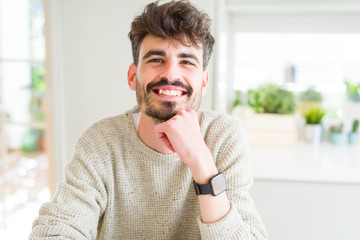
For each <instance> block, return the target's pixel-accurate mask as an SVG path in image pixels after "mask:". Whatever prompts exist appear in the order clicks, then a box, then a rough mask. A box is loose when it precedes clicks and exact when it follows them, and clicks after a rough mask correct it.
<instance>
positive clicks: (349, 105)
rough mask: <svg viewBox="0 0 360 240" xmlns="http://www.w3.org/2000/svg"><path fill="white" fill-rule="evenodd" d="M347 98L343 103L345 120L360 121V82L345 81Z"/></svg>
mask: <svg viewBox="0 0 360 240" xmlns="http://www.w3.org/2000/svg"><path fill="white" fill-rule="evenodd" d="M345 86H346V98H345V101H344V103H343V107H342V110H343V119H345V120H346V121H349V120H350V121H352V120H353V119H360V80H354V79H352V80H350V79H347V80H346V81H345Z"/></svg>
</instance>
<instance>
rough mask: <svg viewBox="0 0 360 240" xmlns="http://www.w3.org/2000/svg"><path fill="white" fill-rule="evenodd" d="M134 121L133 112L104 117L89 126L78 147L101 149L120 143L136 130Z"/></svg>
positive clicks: (79, 140)
mask: <svg viewBox="0 0 360 240" xmlns="http://www.w3.org/2000/svg"><path fill="white" fill-rule="evenodd" d="M133 128H134V125H133V122H132V113H131V111H127V112H125V113H123V114H121V115H117V116H112V117H107V118H104V119H102V120H100V121H98V122H95V123H94V124H92V125H91V126H90V127H88V128H87V129H86V130H85V131H84V132H83V133H82V135H81V136H80V138H79V139H78V141H77V144H76V147H77V148H79V147H80V148H82V147H85V148H86V149H88V150H90V149H94V150H99V148H104V147H109V146H111V145H119V142H120V141H122V139H123V138H126V137H129V136H131V134H132V132H136V131H135V130H134V129H133Z"/></svg>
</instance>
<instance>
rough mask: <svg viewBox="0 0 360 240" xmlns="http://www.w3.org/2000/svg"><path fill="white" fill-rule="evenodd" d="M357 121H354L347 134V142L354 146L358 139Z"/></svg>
mask: <svg viewBox="0 0 360 240" xmlns="http://www.w3.org/2000/svg"><path fill="white" fill-rule="evenodd" d="M358 129H359V120H358V119H355V120H354V121H353V124H352V128H351V132H350V133H349V134H348V142H349V144H351V145H355V144H357V142H358V139H359V133H358Z"/></svg>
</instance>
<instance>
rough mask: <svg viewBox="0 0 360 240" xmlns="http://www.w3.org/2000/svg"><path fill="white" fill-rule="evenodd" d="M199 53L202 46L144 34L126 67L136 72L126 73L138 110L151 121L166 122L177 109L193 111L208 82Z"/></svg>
mask: <svg viewBox="0 0 360 240" xmlns="http://www.w3.org/2000/svg"><path fill="white" fill-rule="evenodd" d="M202 56H203V49H202V48H196V47H188V46H184V45H182V44H181V43H179V42H175V41H174V40H167V39H162V38H158V37H154V36H151V35H148V36H146V37H145V38H144V40H143V41H142V43H141V46H140V51H139V62H138V65H137V67H136V66H135V65H134V64H132V66H130V69H129V73H131V72H132V71H136V74H135V75H134V74H132V75H131V74H130V75H128V78H129V85H130V88H132V89H133V90H135V89H136V98H137V101H138V104H139V106H140V109H141V111H142V112H143V113H145V114H146V115H148V116H149V117H151V118H152V119H153V120H154V121H155V123H159V122H163V121H167V120H168V119H170V118H171V117H173V116H174V115H176V113H177V112H178V111H179V110H181V109H193V110H195V111H197V110H198V108H199V106H200V103H201V98H202V95H203V94H204V93H205V90H206V86H207V82H208V73H207V71H206V70H204V69H203V58H202ZM131 68H133V70H131ZM134 68H135V69H134ZM134 82H135V84H134ZM134 88H135V89H134Z"/></svg>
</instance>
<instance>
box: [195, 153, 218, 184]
mask: <svg viewBox="0 0 360 240" xmlns="http://www.w3.org/2000/svg"><path fill="white" fill-rule="evenodd" d="M189 168H190V170H191V173H192V175H193V178H194V180H195V182H196V183H198V184H206V183H208V182H209V180H210V179H211V178H212V177H214V176H215V175H216V174H218V173H219V172H218V170H217V168H216V166H215V163H214V161H213V159H212V157H210V158H203V159H201V161H198V162H197V163H196V164H193V165H192V166H189Z"/></svg>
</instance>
